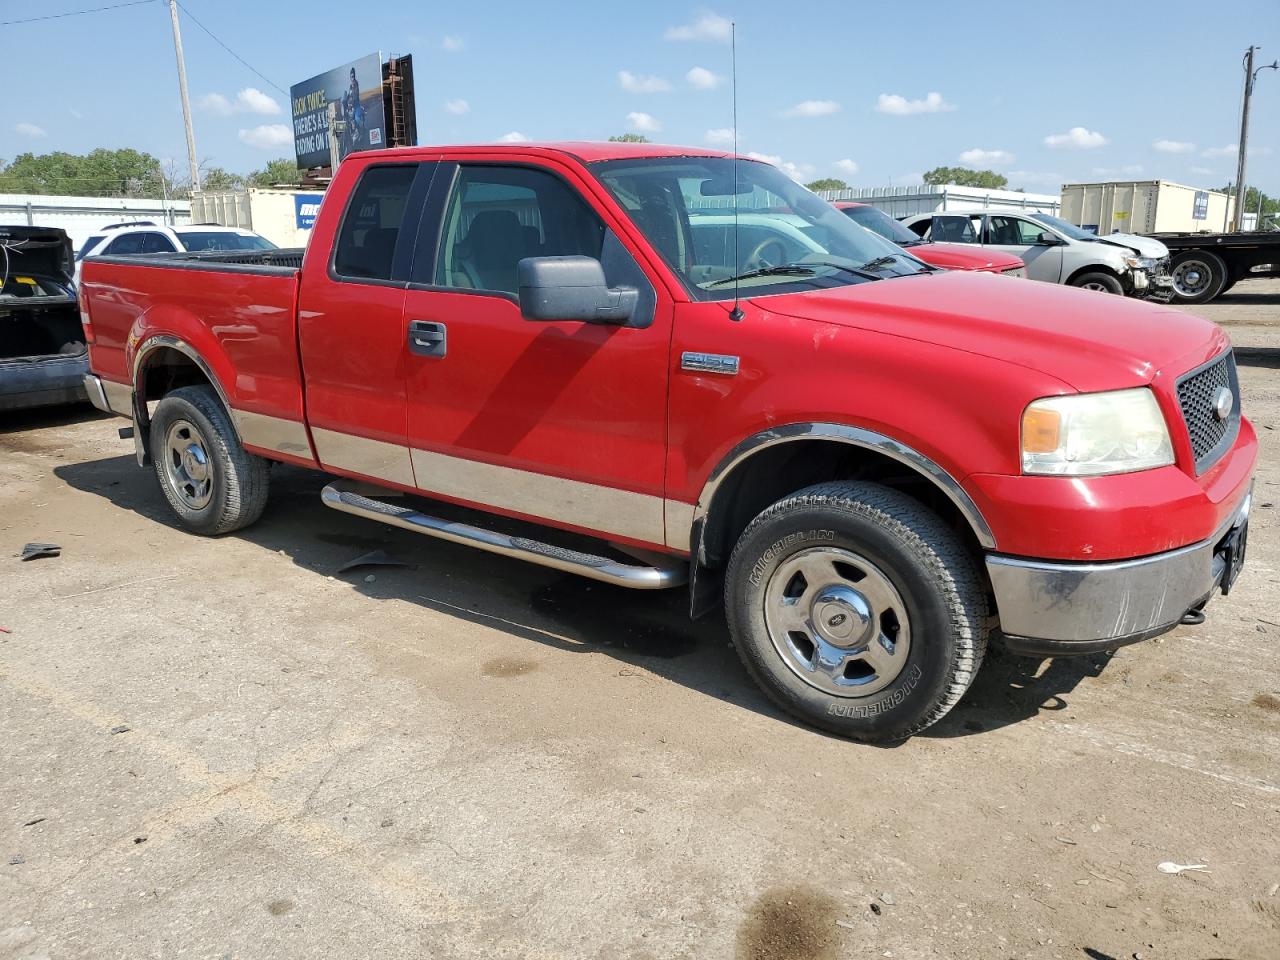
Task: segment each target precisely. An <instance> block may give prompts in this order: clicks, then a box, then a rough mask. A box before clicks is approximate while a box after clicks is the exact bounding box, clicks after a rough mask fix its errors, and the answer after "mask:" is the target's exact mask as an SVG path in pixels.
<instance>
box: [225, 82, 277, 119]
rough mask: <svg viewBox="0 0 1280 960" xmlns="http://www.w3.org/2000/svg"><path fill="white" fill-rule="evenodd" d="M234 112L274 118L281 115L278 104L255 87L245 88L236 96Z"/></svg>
mask: <svg viewBox="0 0 1280 960" xmlns="http://www.w3.org/2000/svg"><path fill="white" fill-rule="evenodd" d="M236 110H238V111H240V112H243V113H260V114H263V115H264V116H268V117H274V116H277V115H278V114H280V113H281V110H280V104H278V103H276V102H275V100H273V99H272V98H271V97H269V96H267V95H266V94H265V93H263V92H262V91H261V90H259V89H257V88H256V87H245V88H244V89H243V90H241V91H240V92H239V93H237V94H236Z"/></svg>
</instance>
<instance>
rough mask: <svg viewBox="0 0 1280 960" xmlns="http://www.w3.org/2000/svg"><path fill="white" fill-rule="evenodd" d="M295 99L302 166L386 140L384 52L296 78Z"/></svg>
mask: <svg viewBox="0 0 1280 960" xmlns="http://www.w3.org/2000/svg"><path fill="white" fill-rule="evenodd" d="M289 101H290V103H291V105H292V111H293V149H294V153H295V155H296V156H297V158H298V168H299V169H300V170H306V169H308V168H310V167H327V166H329V165H330V164H331V163H333V162H334V161H335V160H336V161H337V162H341V161H342V160H343V159H344V158H345V157H346V156H347V155H348V154H351V153H355V152H356V151H357V150H369V149H371V148H374V147H382V146H385V145H386V135H385V130H386V119H385V117H384V111H383V106H382V58H381V56H380V55H379V54H376V53H371V54H369V55H368V56H367V57H361V58H360V59H359V60H356V61H353V62H352V63H345V64H343V65H342V66H340V67H337V68H335V69H333V70H328V71H326V72H324V73H322V74H320V75H318V76H315V77H312V78H311V79H310V80H304V81H303V82H302V83H295V84H294V85H293V86H292V87H290V88H289ZM331 105H332V106H331ZM330 121H332V123H333V129H332V130H330V128H329V126H330Z"/></svg>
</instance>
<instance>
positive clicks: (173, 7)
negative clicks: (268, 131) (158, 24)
mask: <svg viewBox="0 0 1280 960" xmlns="http://www.w3.org/2000/svg"><path fill="white" fill-rule="evenodd" d="M169 16H170V17H171V18H172V20H173V52H174V55H175V56H176V57H177V58H178V90H179V92H181V94H182V122H183V123H184V124H185V125H186V128H187V162H188V163H190V164H191V190H192V192H193V193H198V192H199V190H200V164H199V163H197V162H196V134H195V131H194V130H192V129H191V101H190V100H189V99H188V97H187V61H186V58H184V57H183V56H182V31H181V30H180V29H179V28H178V0H169Z"/></svg>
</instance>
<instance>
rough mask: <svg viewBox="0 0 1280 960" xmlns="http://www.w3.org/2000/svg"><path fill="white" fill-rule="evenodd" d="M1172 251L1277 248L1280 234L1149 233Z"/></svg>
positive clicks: (1279, 242)
mask: <svg viewBox="0 0 1280 960" xmlns="http://www.w3.org/2000/svg"><path fill="white" fill-rule="evenodd" d="M1146 236H1148V237H1153V238H1155V239H1156V240H1159V241H1160V242H1161V243H1163V244H1164V245H1165V246H1166V247H1168V248H1169V249H1170V250H1182V249H1185V248H1187V247H1196V248H1199V247H1276V248H1280V233H1258V232H1254V233H1243V232H1241V233H1212V232H1210V233H1148V234H1146Z"/></svg>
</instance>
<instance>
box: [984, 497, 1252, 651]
mask: <svg viewBox="0 0 1280 960" xmlns="http://www.w3.org/2000/svg"><path fill="white" fill-rule="evenodd" d="M1252 499H1253V496H1252V493H1251V492H1250V493H1247V494H1245V496H1244V499H1243V500H1242V501H1241V502H1240V506H1239V507H1238V508H1237V509H1236V510H1235V512H1234V513H1232V514H1231V519H1230V520H1228V521H1227V522H1226V523H1224V524H1223V525H1222V527H1221V528H1220V529H1219V530H1218V531H1217V532H1216V533H1215V534H1214V535H1213V536H1211V537H1209V538H1208V539H1207V540H1202V541H1201V542H1200V543H1194V544H1191V545H1190V546H1186V547H1181V548H1179V549H1177V550H1170V551H1169V552H1167V553H1158V554H1155V555H1154V556H1150V557H1142V558H1140V559H1137V560H1119V561H1114V562H1110V563H1064V562H1053V561H1042V560H1027V559H1024V558H1021V557H1002V556H999V555H996V554H992V555H989V556H988V557H987V573H988V574H989V575H990V577H991V585H992V589H993V590H994V592H995V597H996V607H997V609H998V610H999V612H1000V633H1001V634H1002V635H1003V640H1004V642H1005V645H1006V646H1008V647H1009V648H1010V649H1011V650H1014V651H1015V652H1018V653H1029V654H1036V655H1040V656H1057V655H1062V654H1070V653H1096V652H1098V651H1101V650H1111V649H1114V648H1116V647H1120V646H1123V645H1124V644H1126V643H1134V642H1137V641H1139V640H1145V639H1147V638H1149V637H1154V636H1157V635H1158V634H1161V633H1164V632H1165V631H1166V630H1171V629H1172V628H1173V627H1175V626H1177V625H1178V622H1179V621H1180V620H1181V619H1182V617H1183V614H1185V613H1186V612H1187V611H1189V610H1192V609H1194V608H1196V607H1198V606H1201V605H1202V604H1204V603H1205V601H1207V600H1208V599H1209V597H1210V596H1211V595H1212V593H1213V591H1214V590H1215V589H1216V588H1217V587H1218V585H1219V583H1220V582H1221V580H1222V576H1223V572H1224V567H1225V561H1224V559H1223V556H1222V555H1221V553H1220V547H1221V545H1222V544H1223V543H1224V541H1226V540H1227V539H1228V538H1229V537H1230V536H1231V535H1232V533H1233V532H1234V531H1235V530H1236V529H1237V528H1238V527H1240V526H1242V525H1243V524H1244V522H1245V521H1246V520H1247V519H1248V517H1249V506H1250V503H1251V502H1252Z"/></svg>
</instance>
